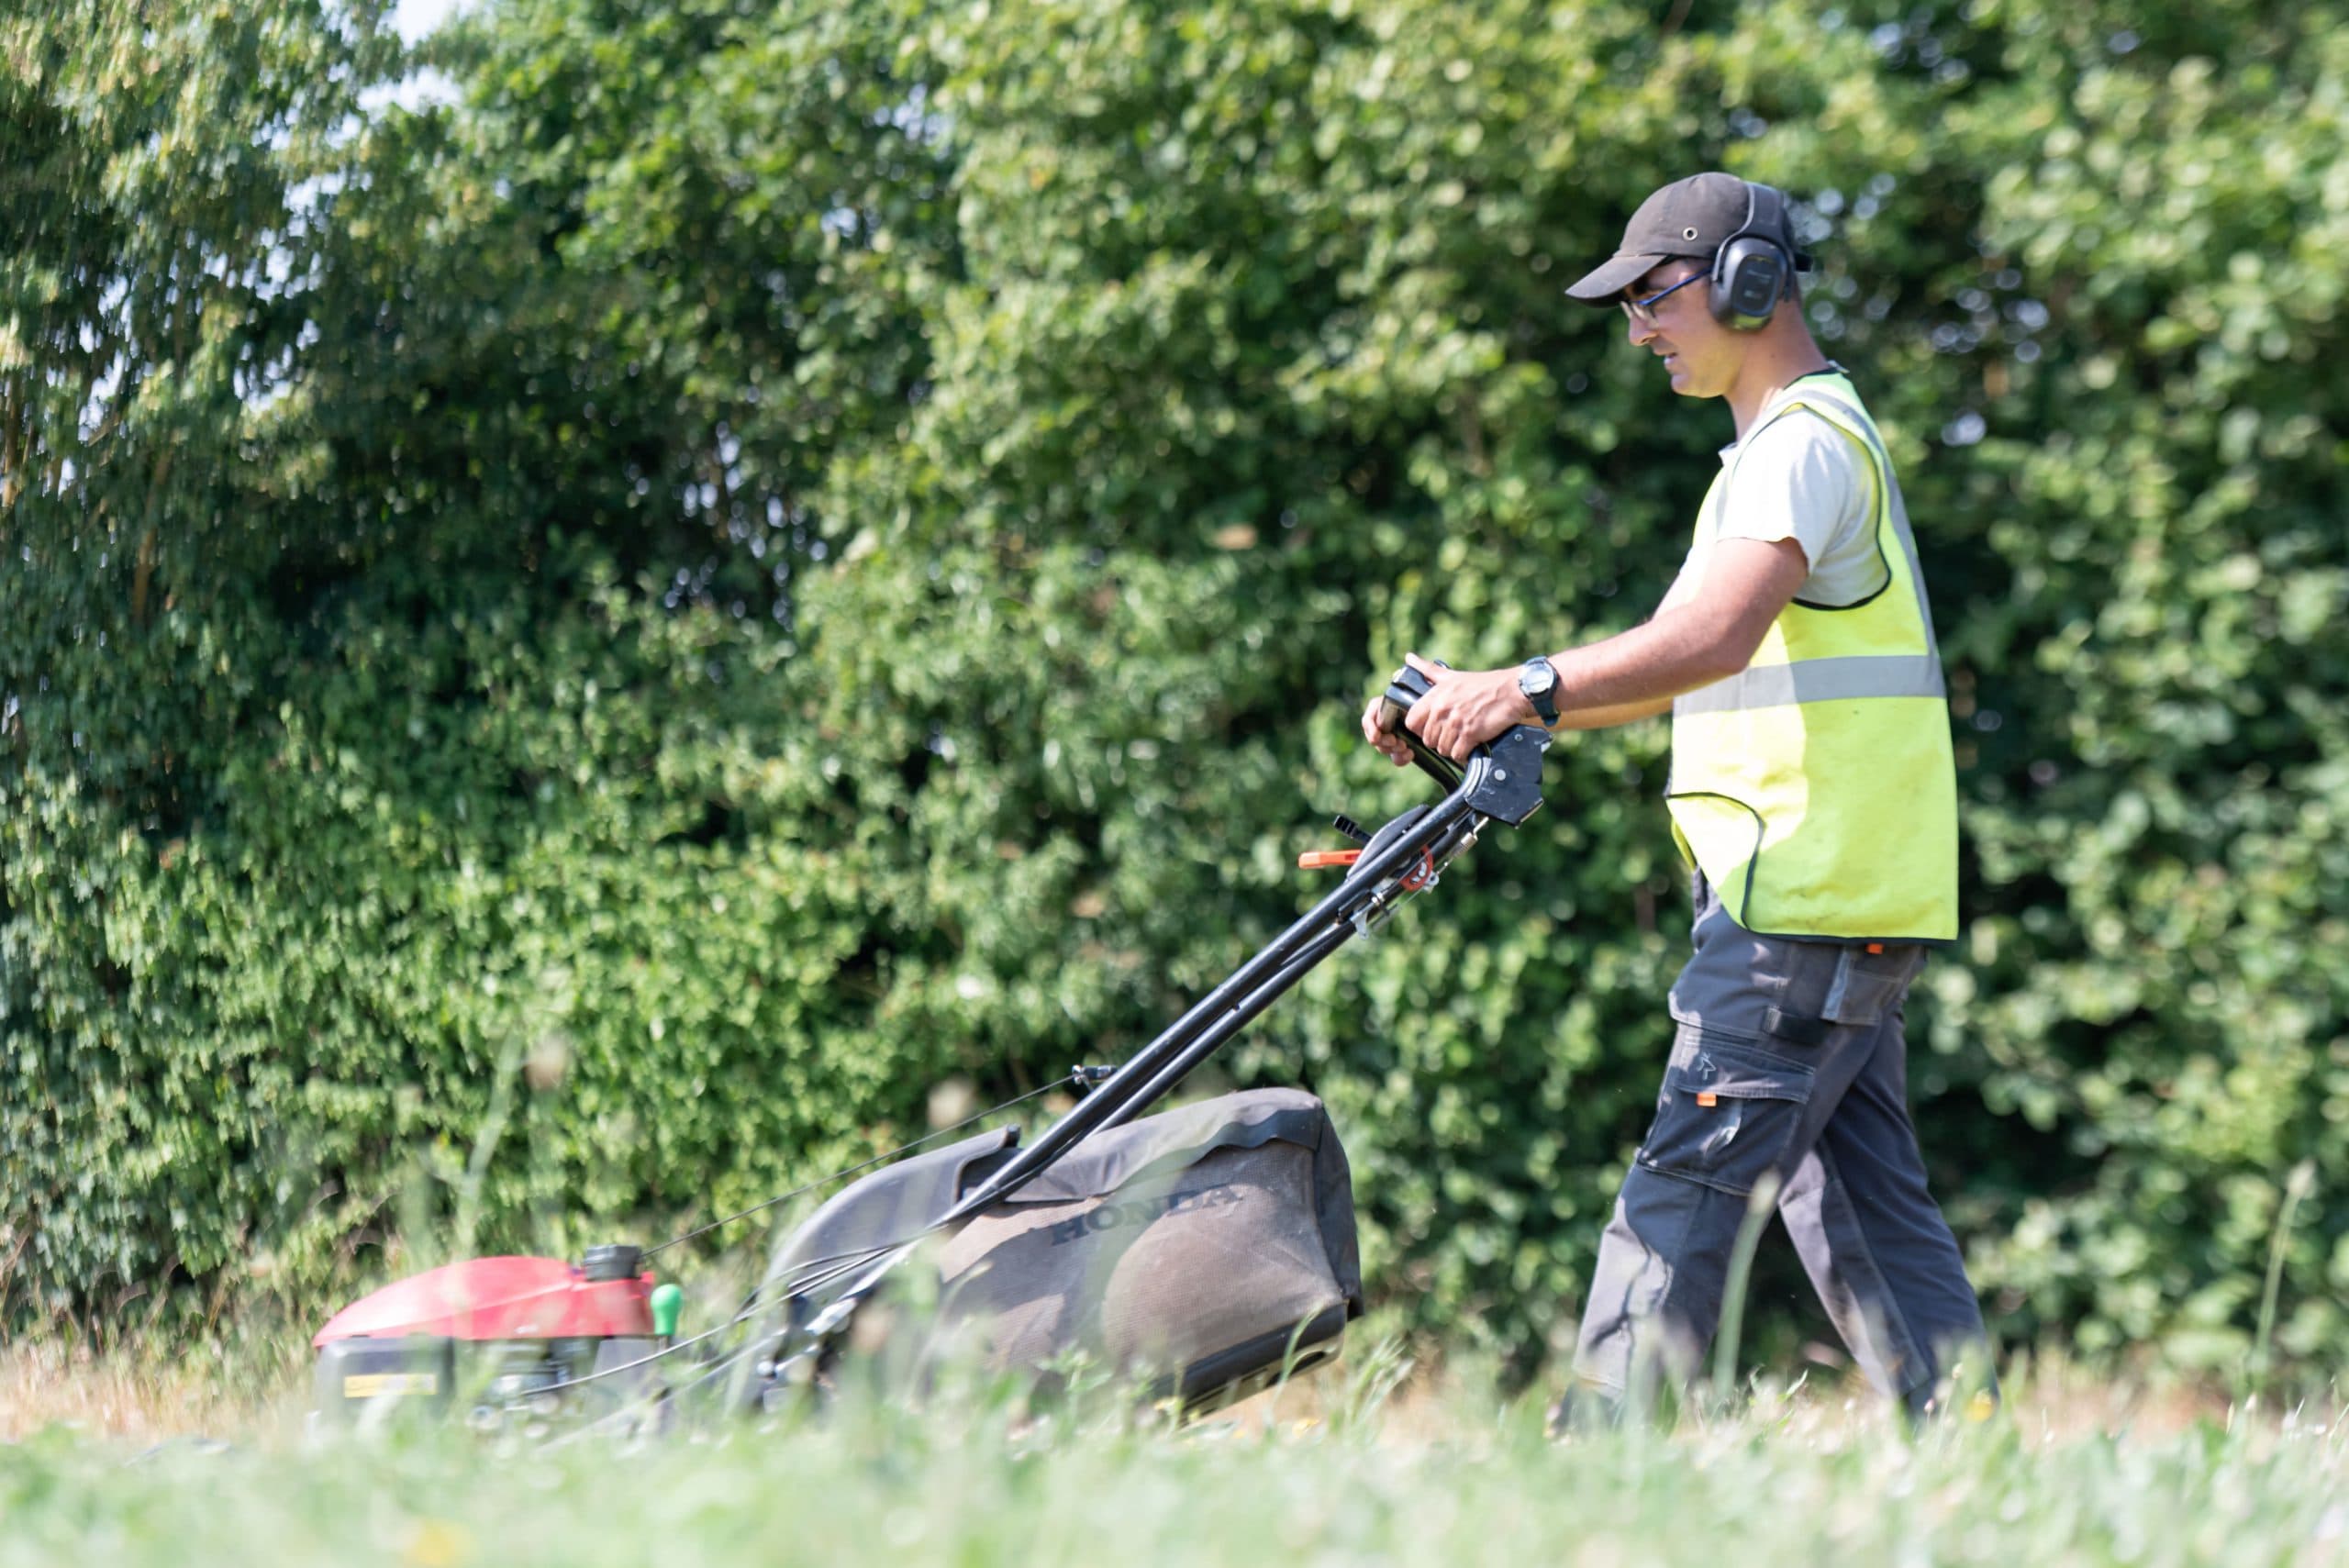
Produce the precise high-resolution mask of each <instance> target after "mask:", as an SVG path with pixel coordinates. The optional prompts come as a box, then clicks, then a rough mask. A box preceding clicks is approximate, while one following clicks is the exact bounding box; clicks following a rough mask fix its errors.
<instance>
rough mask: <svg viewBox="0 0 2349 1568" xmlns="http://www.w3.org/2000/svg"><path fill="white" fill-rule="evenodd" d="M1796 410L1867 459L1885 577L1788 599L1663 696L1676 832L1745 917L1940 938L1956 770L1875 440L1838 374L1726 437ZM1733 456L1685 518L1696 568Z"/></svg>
mask: <svg viewBox="0 0 2349 1568" xmlns="http://www.w3.org/2000/svg"><path fill="white" fill-rule="evenodd" d="M1798 408H1807V409H1809V411H1810V412H1811V413H1813V414H1815V415H1817V416H1819V417H1821V418H1823V419H1825V420H1826V421H1827V422H1828V423H1830V424H1831V425H1833V426H1834V427H1835V428H1837V429H1839V430H1841V431H1842V432H1843V433H1844V434H1845V435H1846V436H1849V437H1850V438H1851V439H1853V440H1854V441H1855V442H1857V443H1858V444H1859V446H1860V448H1861V450H1863V451H1865V453H1866V454H1867V458H1868V468H1869V472H1870V475H1871V478H1872V480H1873V489H1874V492H1875V506H1874V507H1873V508H1872V516H1873V519H1874V525H1875V528H1876V555H1877V557H1878V559H1879V560H1881V561H1882V562H1883V563H1884V566H1885V572H1886V582H1885V584H1884V586H1883V587H1882V588H1881V589H1879V590H1878V591H1877V592H1876V594H1875V595H1872V596H1870V597H1868V598H1866V599H1864V600H1862V601H1861V602H1859V603H1858V604H1854V605H1847V606H1821V605H1811V604H1806V603H1804V602H1803V601H1802V600H1801V599H1799V598H1798V599H1796V600H1795V601H1794V602H1793V603H1792V604H1789V605H1788V606H1787V607H1786V609H1785V610H1783V611H1781V612H1780V613H1779V616H1778V618H1777V619H1776V621H1774V622H1772V623H1771V626H1770V629H1769V631H1768V632H1767V633H1766V634H1765V635H1764V637H1763V639H1762V645H1761V647H1759V648H1757V649H1756V650H1754V652H1753V662H1751V663H1749V664H1748V665H1747V666H1746V667H1745V669H1744V670H1743V671H1742V672H1740V673H1737V674H1735V675H1732V676H1731V677H1730V678H1729V679H1728V680H1725V681H1718V682H1715V683H1714V684H1711V685H1709V686H1700V687H1698V689H1697V690H1695V691H1693V692H1687V693H1684V694H1683V695H1680V696H1679V697H1677V698H1675V700H1674V702H1673V705H1672V783H1671V785H1670V787H1669V788H1668V789H1667V790H1666V792H1665V800H1666V803H1667V804H1668V805H1669V806H1670V807H1671V810H1672V824H1673V835H1674V837H1675V838H1676V839H1677V840H1679V841H1680V848H1681V851H1682V852H1683V853H1684V854H1686V855H1687V857H1688V858H1689V860H1690V862H1692V863H1694V864H1695V865H1696V866H1697V867H1698V869H1700V870H1702V871H1703V872H1704V873H1705V875H1706V877H1707V878H1708V879H1709V881H1710V882H1711V883H1712V884H1713V889H1714V892H1715V893H1716V895H1718V896H1719V897H1720V900H1721V904H1722V906H1723V907H1724V908H1725V910H1726V911H1727V912H1728V914H1729V916H1730V917H1731V918H1732V919H1734V920H1735V921H1736V922H1737V923H1738V924H1739V925H1741V926H1742V927H1744V928H1745V929H1747V930H1750V931H1754V932H1758V933H1762V934H1765V935H1769V936H1789V937H1817V938H1826V939H1830V940H1838V939H1840V940H1847V941H1862V940H1879V941H1915V940H1929V941H1940V940H1949V939H1951V938H1954V937H1955V936H1956V935H1957V779H1956V772H1955V769H1954V767H1953V765H1952V762H1951V758H1950V738H1949V703H1948V698H1947V696H1946V695H1945V693H1944V688H1943V684H1942V662H1941V652H1940V650H1939V648H1938V647H1937V646H1936V645H1935V643H1934V640H1933V619H1932V612H1931V611H1930V610H1929V609H1928V608H1927V607H1926V603H1925V582H1924V574H1923V573H1921V572H1920V570H1919V569H1918V565H1917V546H1916V541H1915V539H1913V538H1912V537H1911V536H1910V534H1909V514H1908V510H1907V508H1906V507H1905V506H1902V505H1901V500H1900V486H1899V485H1898V483H1896V482H1895V481H1894V479H1893V476H1892V460H1891V459H1890V457H1889V456H1887V453H1886V451H1885V449H1884V440H1883V438H1882V437H1880V436H1879V435H1878V434H1877V433H1876V424H1875V421H1873V420H1871V419H1870V418H1869V417H1868V415H1867V411H1866V410H1865V408H1864V407H1862V406H1861V404H1860V399H1859V395H1858V394H1857V393H1856V392H1854V390H1853V388H1852V384H1851V383H1850V382H1849V381H1848V380H1846V379H1844V377H1843V376H1842V375H1841V374H1840V373H1838V374H1820V375H1813V376H1806V377H1804V378H1803V379H1802V380H1801V381H1799V382H1797V383H1796V384H1794V385H1793V386H1791V387H1789V388H1788V389H1787V391H1786V392H1784V393H1782V394H1780V400H1779V401H1778V402H1776V403H1775V404H1773V405H1772V406H1771V407H1770V408H1769V409H1768V410H1767V411H1766V412H1765V414H1764V415H1763V417H1762V418H1761V419H1760V420H1759V421H1758V422H1756V424H1755V425H1754V428H1753V429H1752V430H1749V431H1747V432H1746V435H1745V438H1744V440H1743V441H1742V442H1741V443H1740V445H1741V447H1747V446H1749V445H1750V443H1751V442H1752V441H1753V438H1754V437H1755V436H1757V435H1759V434H1760V433H1761V432H1762V430H1763V428H1765V427H1766V426H1768V425H1769V424H1770V422H1771V421H1773V420H1775V419H1782V418H1784V417H1787V415H1789V414H1791V413H1793V412H1794V411H1795V410H1796V409H1798ZM1736 461H1737V460H1736V457H1735V455H1734V454H1732V456H1731V460H1730V462H1728V463H1726V464H1724V465H1723V467H1722V472H1721V473H1719V474H1717V475H1715V476H1714V479H1713V484H1712V488H1711V489H1710V490H1709V491H1708V492H1707V493H1706V495H1705V504H1704V507H1703V509H1702V510H1700V511H1699V512H1698V517H1697V537H1696V546H1695V553H1696V554H1697V555H1698V557H1699V559H1698V561H1697V562H1692V565H1693V566H1695V567H1697V568H1698V569H1701V565H1702V562H1701V556H1702V553H1703V552H1704V551H1705V550H1709V548H1710V547H1711V544H1712V541H1713V539H1714V537H1715V535H1716V534H1717V533H1718V531H1719V528H1720V513H1721V508H1722V507H1723V506H1726V505H1727V504H1728V499H1729V491H1730V482H1731V478H1732V477H1733V476H1734V474H1735V473H1736Z"/></svg>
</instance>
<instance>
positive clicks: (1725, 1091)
mask: <svg viewBox="0 0 2349 1568" xmlns="http://www.w3.org/2000/svg"><path fill="white" fill-rule="evenodd" d="M1811 1077H1812V1074H1811V1070H1810V1069H1809V1067H1806V1066H1804V1065H1803V1064H1802V1063H1800V1062H1790V1061H1788V1060H1787V1059H1786V1058H1785V1057H1782V1056H1775V1055H1773V1054H1771V1053H1770V1052H1769V1051H1764V1050H1762V1049H1761V1048H1760V1047H1758V1046H1756V1045H1754V1044H1753V1043H1752V1042H1751V1041H1749V1040H1742V1039H1739V1038H1736V1037H1732V1036H1724V1035H1720V1034H1717V1033H1714V1032H1711V1031H1709V1030H1705V1029H1694V1028H1690V1027H1687V1026H1683V1028H1682V1029H1681V1030H1680V1032H1679V1036H1678V1038H1677V1039H1676V1040H1675V1042H1674V1046H1673V1051H1672V1064H1671V1065H1670V1066H1669V1067H1667V1068H1665V1069H1664V1088H1663V1090H1662V1092H1661V1093H1659V1094H1658V1095H1657V1096H1656V1107H1655V1121H1654V1123H1653V1125H1652V1126H1651V1127H1650V1128H1649V1129H1648V1135H1647V1138H1646V1140H1645V1141H1644V1142H1642V1144H1641V1146H1640V1153H1639V1162H1640V1163H1641V1164H1642V1165H1644V1166H1646V1167H1647V1168H1648V1169H1649V1170H1651V1171H1657V1172H1661V1173H1664V1174H1666V1175H1673V1176H1684V1177H1687V1179H1689V1180H1691V1181H1697V1182H1702V1183H1704V1184H1706V1185H1707V1186H1710V1187H1718V1188H1720V1189H1721V1190H1722V1191H1724V1192H1731V1193H1739V1194H1743V1193H1750V1192H1752V1191H1753V1186H1754V1184H1755V1183H1757V1182H1759V1181H1760V1180H1761V1179H1762V1177H1763V1174H1764V1173H1765V1172H1768V1171H1772V1170H1781V1171H1783V1169H1784V1168H1785V1166H1786V1165H1787V1153H1788V1151H1790V1150H1791V1149H1792V1148H1793V1145H1794V1139H1795V1132H1796V1129H1798V1127H1800V1125H1801V1123H1802V1118H1803V1107H1804V1106H1807V1105H1809V1103H1810V1089H1811Z"/></svg>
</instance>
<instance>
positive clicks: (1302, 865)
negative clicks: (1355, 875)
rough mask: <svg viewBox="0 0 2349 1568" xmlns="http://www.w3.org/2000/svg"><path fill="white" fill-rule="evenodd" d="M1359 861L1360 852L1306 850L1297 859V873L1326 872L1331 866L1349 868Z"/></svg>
mask: <svg viewBox="0 0 2349 1568" xmlns="http://www.w3.org/2000/svg"><path fill="white" fill-rule="evenodd" d="M1360 859H1362V851H1360V850H1308V851H1305V852H1304V853H1303V854H1301V855H1299V856H1297V869H1298V870H1299V871H1326V870H1328V869H1329V868H1330V867H1331V866H1350V865H1352V864H1353V863H1354V862H1356V861H1358V860H1360Z"/></svg>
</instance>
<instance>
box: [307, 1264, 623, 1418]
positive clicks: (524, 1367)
mask: <svg viewBox="0 0 2349 1568" xmlns="http://www.w3.org/2000/svg"><path fill="white" fill-rule="evenodd" d="M641 1255H642V1254H641V1252H640V1250H639V1249H637V1248H635V1247H629V1246H613V1247H596V1248H592V1249H590V1250H589V1251H588V1253H587V1259H586V1262H585V1263H584V1264H573V1263H569V1262H564V1261H563V1260H562V1259H560V1258H519V1257H504V1258H474V1259H472V1260H470V1261H469V1262H462V1263H451V1264H449V1265H447V1266H446V1267H443V1268H438V1269H432V1270H429V1271H428V1272H427V1273H420V1274H417V1276H416V1277H414V1278H413V1279H405V1280H401V1281H400V1282H399V1283H397V1284H389V1285H385V1286H384V1288H383V1289H381V1290H379V1291H377V1292H375V1293H374V1294H373V1296H365V1297H362V1299H360V1300H358V1301H355V1302H353V1303H352V1304H351V1305H350V1306H349V1307H344V1308H343V1309H342V1310H341V1311H340V1312H338V1313H336V1314H335V1315H334V1317H332V1318H329V1319H328V1321H327V1325H326V1327H325V1328H323V1329H319V1330H318V1333H317V1338H316V1339H315V1340H312V1341H311V1343H312V1345H313V1346H315V1347H316V1348H317V1351H318V1362H317V1398H318V1408H319V1410H320V1411H321V1412H325V1413H333V1414H336V1415H339V1416H342V1417H356V1416H358V1415H359V1414H360V1413H361V1412H362V1410H363V1409H366V1408H369V1407H377V1406H384V1405H395V1406H398V1407H406V1408H411V1409H417V1408H421V1409H429V1410H444V1409H446V1408H448V1407H450V1404H451V1400H452V1398H453V1397H454V1396H456V1395H457V1394H458V1393H459V1392H460V1391H459V1389H458V1388H457V1386H456V1385H457V1384H458V1383H459V1381H460V1380H461V1378H462V1380H463V1381H465V1382H466V1384H467V1385H468V1386H469V1387H471V1386H473V1385H481V1386H483V1387H490V1388H495V1389H497V1390H500V1391H503V1392H505V1393H507V1394H510V1393H512V1392H515V1391H529V1390H531V1389H538V1388H551V1387H559V1386H561V1385H564V1384H565V1383H567V1382H568V1381H569V1380H571V1379H573V1378H576V1377H578V1376H581V1375H583V1374H584V1373H587V1372H588V1371H589V1370H590V1369H591V1368H594V1369H598V1370H600V1369H601V1368H602V1367H603V1366H605V1365H607V1364H613V1365H616V1364H618V1362H621V1361H629V1360H633V1359H635V1357H636V1356H638V1355H640V1354H642V1353H644V1352H645V1351H649V1350H650V1349H651V1347H652V1345H653V1343H654V1340H653V1319H652V1306H651V1293H652V1276H651V1274H649V1273H638V1272H637V1264H638V1262H639V1260H640V1257H641ZM461 1345H463V1346H467V1347H472V1349H470V1350H469V1351H467V1355H468V1356H469V1357H470V1358H472V1362H471V1366H470V1368H469V1367H468V1365H467V1363H465V1362H461V1360H460V1358H459V1355H458V1347H459V1346H461ZM484 1358H486V1359H484ZM469 1371H470V1373H471V1375H468V1372H469Z"/></svg>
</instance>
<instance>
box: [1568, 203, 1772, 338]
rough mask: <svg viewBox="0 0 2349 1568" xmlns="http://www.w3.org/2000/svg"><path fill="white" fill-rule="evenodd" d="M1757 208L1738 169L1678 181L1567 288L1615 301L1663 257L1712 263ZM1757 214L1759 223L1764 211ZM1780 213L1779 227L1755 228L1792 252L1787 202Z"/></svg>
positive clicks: (1590, 299) (1591, 299)
mask: <svg viewBox="0 0 2349 1568" xmlns="http://www.w3.org/2000/svg"><path fill="white" fill-rule="evenodd" d="M1763 210H1764V211H1766V210H1767V208H1766V207H1765V208H1764V209H1763ZM1753 211H1754V208H1753V206H1752V203H1751V200H1750V197H1749V194H1748V192H1747V190H1746V186H1745V182H1744V181H1742V180H1741V179H1739V178H1738V177H1737V176H1736V175H1734V174H1723V173H1720V172H1710V173H1704V174H1691V175H1689V176H1688V177H1687V179H1685V180H1675V181H1674V182H1673V183H1670V184H1669V185H1666V186H1664V189H1662V190H1660V191H1658V192H1656V193H1655V194H1654V195H1651V196H1650V197H1648V199H1647V200H1645V201H1643V202H1642V203H1641V204H1640V210H1639V211H1637V212H1635V213H1633V214H1632V215H1631V222H1630V223H1628V224H1626V225H1624V226H1623V242H1622V243H1621V244H1620V245H1619V246H1617V247H1616V248H1615V254H1614V255H1612V256H1610V257H1609V258H1608V259H1607V260H1606V261H1601V262H1600V263H1599V264H1598V266H1596V267H1593V268H1592V269H1591V270H1590V271H1589V272H1587V273H1586V274H1585V275H1584V276H1583V278H1582V279H1581V281H1580V282H1578V283H1576V284H1574V285H1573V286H1572V287H1570V288H1568V289H1567V290H1566V293H1567V295H1570V296H1571V297H1573V298H1575V299H1578V300H1580V301H1582V302H1583V303H1584V304H1585V305H1596V306H1612V305H1614V304H1615V302H1616V301H1617V300H1618V299H1620V297H1621V296H1622V293H1623V291H1624V290H1625V289H1627V288H1629V287H1630V286H1631V284H1635V283H1637V282H1639V281H1640V279H1641V278H1642V277H1644V276H1646V275H1647V272H1648V271H1649V269H1651V268H1653V267H1654V266H1655V265H1656V264H1657V263H1658V262H1660V261H1672V260H1674V259H1675V257H1680V258H1686V259H1687V260H1690V261H1703V262H1705V263H1706V264H1707V265H1710V264H1711V263H1712V260H1713V254H1714V252H1716V251H1718V250H1720V248H1721V246H1722V245H1723V244H1725V243H1726V242H1727V241H1728V240H1729V239H1730V238H1731V236H1733V235H1735V234H1736V233H1737V232H1738V230H1740V229H1742V228H1744V227H1745V219H1746V215H1747V214H1748V213H1749V212H1753ZM1755 216H1756V221H1757V223H1758V222H1759V221H1760V214H1759V213H1756V215H1755ZM1777 217H1778V221H1777V223H1776V225H1774V226H1772V227H1775V228H1776V230H1777V232H1776V233H1770V232H1768V231H1767V230H1766V229H1757V230H1756V231H1755V232H1757V233H1759V234H1760V235H1761V237H1762V238H1764V239H1775V240H1776V241H1777V242H1778V243H1779V244H1780V245H1781V246H1783V247H1784V248H1785V249H1786V251H1787V255H1788V256H1789V257H1794V256H1796V255H1797V249H1796V245H1795V237H1794V233H1793V224H1792V221H1791V219H1790V218H1789V217H1787V206H1786V204H1785V203H1784V202H1780V203H1779V204H1778V206H1777Z"/></svg>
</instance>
